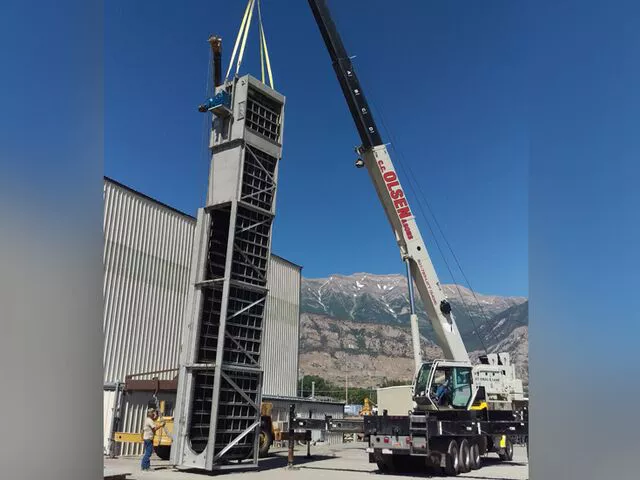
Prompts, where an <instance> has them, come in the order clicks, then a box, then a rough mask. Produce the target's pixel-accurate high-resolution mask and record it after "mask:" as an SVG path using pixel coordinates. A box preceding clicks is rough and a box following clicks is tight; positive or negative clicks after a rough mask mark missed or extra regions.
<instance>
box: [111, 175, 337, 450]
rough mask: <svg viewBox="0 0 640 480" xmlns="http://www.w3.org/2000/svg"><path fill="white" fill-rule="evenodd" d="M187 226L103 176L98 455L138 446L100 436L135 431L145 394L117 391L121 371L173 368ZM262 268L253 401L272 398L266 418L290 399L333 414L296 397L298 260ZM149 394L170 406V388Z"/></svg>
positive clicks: (280, 412)
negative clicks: (257, 392) (258, 375)
mask: <svg viewBox="0 0 640 480" xmlns="http://www.w3.org/2000/svg"><path fill="white" fill-rule="evenodd" d="M195 228H196V219H195V218H194V217H193V216H190V215H188V214H185V213H183V212H180V211H178V210H176V209H174V208H172V207H170V206H168V205H165V204H163V203H161V202H159V201H157V200H155V199H153V198H150V197H148V196H146V195H144V194H142V193H140V192H137V191H135V190H133V189H131V188H129V187H127V186H125V185H123V184H121V183H119V182H117V181H115V180H112V179H109V178H105V179H104V320H103V322H104V323H103V325H104V352H103V361H104V378H103V381H104V449H105V453H108V452H109V453H113V454H120V455H138V454H140V453H141V447H140V445H138V444H122V445H120V446H119V447H117V446H115V445H112V443H111V442H110V440H109V439H110V438H111V437H112V433H113V432H114V431H123V432H138V431H139V430H140V428H141V425H142V421H143V419H144V415H145V412H146V408H147V405H148V402H149V400H150V399H151V396H152V393H150V392H133V393H130V392H129V393H127V394H126V395H123V394H122V391H121V388H120V386H121V384H122V382H123V381H124V379H125V377H126V376H127V375H133V374H141V373H145V372H160V373H154V374H152V375H147V376H146V377H142V378H152V377H158V378H159V379H161V380H170V379H172V378H174V377H175V375H176V371H174V370H173V369H177V368H178V366H179V353H180V345H181V332H182V326H183V317H184V310H185V305H186V302H187V291H188V283H189V278H190V277H189V274H190V271H189V270H190V261H191V250H192V244H193V240H194V231H195ZM268 272H269V273H268V275H269V278H268V285H269V293H268V298H267V303H266V308H265V322H264V332H263V341H262V352H261V357H260V365H261V369H262V371H263V390H262V396H263V400H264V401H268V402H270V403H272V405H273V410H272V417H273V420H274V421H275V422H280V423H286V421H287V419H288V405H289V404H290V403H292V402H294V403H297V404H298V405H299V409H300V411H301V412H304V413H305V415H307V414H308V412H311V413H312V416H313V417H314V418H323V417H324V415H325V414H326V415H332V416H333V417H334V418H341V417H342V414H343V404H342V403H339V402H318V401H311V400H302V399H297V398H296V393H297V380H298V345H299V335H300V281H301V267H300V266H298V265H296V264H294V263H292V262H290V261H288V260H285V259H284V258H282V257H279V256H277V255H271V256H270V263H269V268H268ZM158 399H159V400H166V401H168V402H171V403H173V402H174V401H175V393H174V394H170V393H160V394H158ZM114 412H118V414H117V417H119V421H117V422H116V421H115V419H114ZM313 438H314V440H327V441H330V442H332V443H333V442H336V441H341V436H336V435H332V436H327V437H325V438H323V436H322V434H321V432H314V434H313ZM111 447H114V448H113V449H112V450H110V449H111ZM116 447H117V448H116Z"/></svg>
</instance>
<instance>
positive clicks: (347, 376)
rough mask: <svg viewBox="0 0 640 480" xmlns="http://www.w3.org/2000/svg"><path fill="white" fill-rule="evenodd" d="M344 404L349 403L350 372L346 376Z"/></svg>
mask: <svg viewBox="0 0 640 480" xmlns="http://www.w3.org/2000/svg"><path fill="white" fill-rule="evenodd" d="M344 403H345V405H346V404H348V403H349V372H348V371H347V373H345V375H344Z"/></svg>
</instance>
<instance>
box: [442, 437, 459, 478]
mask: <svg viewBox="0 0 640 480" xmlns="http://www.w3.org/2000/svg"><path fill="white" fill-rule="evenodd" d="M445 465H446V466H445V467H444V469H443V470H444V473H445V475H448V476H450V477H455V476H457V475H458V474H459V473H460V454H459V449H458V442H456V441H455V440H453V439H452V440H451V441H450V442H449V445H448V446H447V453H445Z"/></svg>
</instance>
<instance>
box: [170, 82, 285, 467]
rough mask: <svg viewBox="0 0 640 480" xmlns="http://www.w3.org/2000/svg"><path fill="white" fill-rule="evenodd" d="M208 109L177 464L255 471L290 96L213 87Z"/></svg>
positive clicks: (250, 86)
mask: <svg viewBox="0 0 640 480" xmlns="http://www.w3.org/2000/svg"><path fill="white" fill-rule="evenodd" d="M208 110H209V111H211V112H213V128H212V134H211V145H210V146H211V151H212V155H213V158H212V161H211V169H210V175H209V190H208V195H207V204H206V206H205V208H204V209H200V210H199V212H198V221H197V227H196V233H195V243H194V249H193V257H192V264H191V272H192V277H191V281H190V285H189V299H188V302H187V315H186V317H185V326H184V327H185V330H184V334H183V337H182V338H183V350H182V357H181V360H180V375H179V383H178V393H177V397H176V409H175V421H176V423H175V436H174V444H173V448H172V454H171V455H172V463H173V464H174V465H176V466H177V467H179V468H197V469H203V470H207V471H212V470H221V469H231V468H246V467H248V466H257V464H258V448H257V446H258V439H259V433H260V404H261V394H262V374H263V371H262V368H261V362H260V353H261V346H262V340H263V321H264V313H265V305H266V299H267V278H268V260H269V255H270V250H271V224H272V221H273V217H274V214H275V196H276V185H277V178H278V175H277V170H278V161H279V159H280V156H281V151H282V146H281V144H280V141H281V137H282V127H283V113H284V97H283V96H282V95H280V94H279V93H278V92H276V91H275V90H273V89H271V88H269V87H267V86H266V85H265V84H263V83H261V82H259V81H258V80H256V79H255V78H253V77H251V76H248V75H247V76H244V77H240V78H234V79H233V80H231V81H229V82H226V83H224V84H223V85H221V86H219V87H217V88H216V96H215V99H212V101H211V102H210V104H209V108H208ZM262 117H264V118H262ZM231 462H233V463H231Z"/></svg>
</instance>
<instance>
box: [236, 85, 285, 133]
mask: <svg viewBox="0 0 640 480" xmlns="http://www.w3.org/2000/svg"><path fill="white" fill-rule="evenodd" d="M281 108H282V107H281V106H280V105H278V104H277V103H276V102H274V101H273V100H271V99H269V98H267V97H266V96H265V95H263V94H262V93H260V92H258V91H257V90H255V89H253V88H249V96H248V99H247V117H246V124H245V125H246V127H247V128H248V129H250V130H253V131H254V132H256V133H257V134H259V135H261V136H263V137H266V138H268V139H270V140H273V141H275V142H278V141H279V139H280V111H281Z"/></svg>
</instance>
